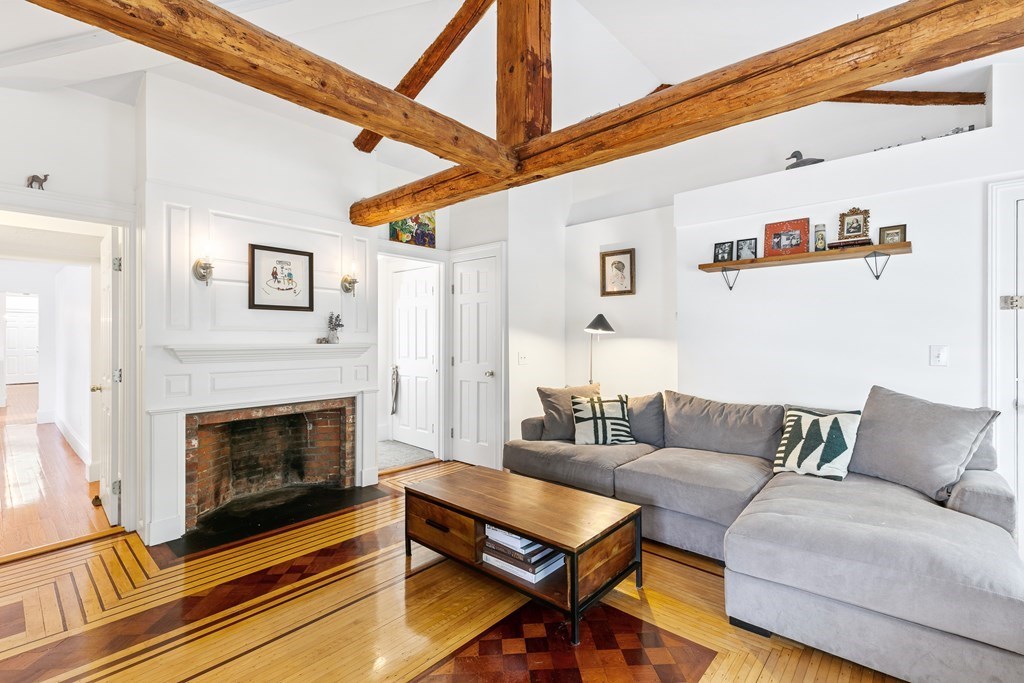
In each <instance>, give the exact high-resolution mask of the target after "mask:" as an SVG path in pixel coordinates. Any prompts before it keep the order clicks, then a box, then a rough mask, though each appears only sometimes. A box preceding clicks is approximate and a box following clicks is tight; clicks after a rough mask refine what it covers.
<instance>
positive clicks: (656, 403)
mask: <svg viewBox="0 0 1024 683" xmlns="http://www.w3.org/2000/svg"><path fill="white" fill-rule="evenodd" d="M629 426H630V429H632V430H633V438H634V439H636V440H637V441H638V442H639V443H647V444H650V445H652V446H657V447H658V448H664V447H665V401H664V399H663V398H662V395H661V394H649V395H647V396H630V397H629Z"/></svg>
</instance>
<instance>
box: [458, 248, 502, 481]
mask: <svg viewBox="0 0 1024 683" xmlns="http://www.w3.org/2000/svg"><path fill="white" fill-rule="evenodd" d="M488 256H494V257H496V258H495V263H496V264H497V270H498V322H499V328H498V343H499V346H500V347H501V348H500V351H499V355H498V362H497V363H496V370H497V377H496V378H495V379H496V380H497V383H498V386H497V387H496V391H495V394H496V395H497V397H498V405H497V408H498V409H497V411H496V412H495V416H494V425H493V426H494V433H495V434H496V435H497V437H498V439H497V444H498V445H499V448H498V452H497V453H496V458H497V461H496V462H495V465H496V466H497V467H498V469H501V447H500V446H501V444H504V443H505V442H506V441H508V433H509V430H508V372H509V369H508V368H509V366H508V267H507V258H508V257H507V246H506V243H505V242H492V243H490V244H481V245H480V246H476V247H467V248H465V249H455V250H453V251H452V252H451V265H452V267H451V269H450V270H451V272H454V271H455V264H456V263H458V262H461V261H473V260H475V259H478V258H487V257H488ZM454 287H455V285H454V279H453V278H451V277H450V278H449V282H448V296H447V297H445V298H446V299H449V307H451V306H452V305H453V301H454V298H455V289H454ZM454 331H455V317H454V316H452V320H451V321H450V324H449V326H448V334H449V336H452V335H454V333H455V332H454ZM450 348H451V347H450ZM446 367H447V369H448V372H449V374H451V371H452V368H451V366H450V365H448V366H446ZM454 398H455V397H454V396H453V395H451V394H449V395H448V399H449V401H453V400H454ZM454 410H455V406H454V405H451V406H450V411H452V412H451V413H450V414H452V415H454ZM452 425H454V421H452V422H451V424H449V425H447V426H446V429H447V430H448V432H447V434H446V435H445V439H446V441H447V443H448V447H447V451H448V453H449V454H452V457H454V450H455V440H454V439H453V437H452Z"/></svg>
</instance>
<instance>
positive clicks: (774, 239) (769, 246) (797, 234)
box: [764, 218, 811, 256]
mask: <svg viewBox="0 0 1024 683" xmlns="http://www.w3.org/2000/svg"><path fill="white" fill-rule="evenodd" d="M810 232H811V219H810V218H798V219H796V220H791V221H780V222H778V223H768V224H767V225H765V226H764V255H765V256H785V255H786V254H803V253H805V252H807V251H809V250H810Z"/></svg>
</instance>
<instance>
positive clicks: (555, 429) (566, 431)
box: [537, 384, 601, 441]
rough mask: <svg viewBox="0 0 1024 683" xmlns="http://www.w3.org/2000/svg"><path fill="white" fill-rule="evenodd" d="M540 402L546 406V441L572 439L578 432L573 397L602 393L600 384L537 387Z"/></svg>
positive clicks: (544, 438)
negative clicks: (574, 419)
mask: <svg viewBox="0 0 1024 683" xmlns="http://www.w3.org/2000/svg"><path fill="white" fill-rule="evenodd" d="M537 395H538V396H540V404H541V406H543V407H544V436H543V437H542V439H543V440H544V441H570V440H572V438H573V437H574V436H575V434H576V423H575V422H574V421H573V419H572V397H573V396H584V397H586V398H593V397H595V396H600V395H601V385H600V384H584V385H583V386H579V387H565V388H562V389H558V388H555V387H537Z"/></svg>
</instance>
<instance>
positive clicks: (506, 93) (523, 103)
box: [497, 0, 551, 146]
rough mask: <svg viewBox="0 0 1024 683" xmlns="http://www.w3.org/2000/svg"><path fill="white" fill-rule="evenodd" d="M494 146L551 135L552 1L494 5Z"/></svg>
mask: <svg viewBox="0 0 1024 683" xmlns="http://www.w3.org/2000/svg"><path fill="white" fill-rule="evenodd" d="M497 113H498V126H497V130H498V135H497V137H498V142H499V143H501V144H503V145H509V146H515V145H520V144H522V143H524V142H527V141H528V140H533V139H534V138H538V137H540V136H542V135H547V134H548V133H550V132H551V0H498V86H497Z"/></svg>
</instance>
